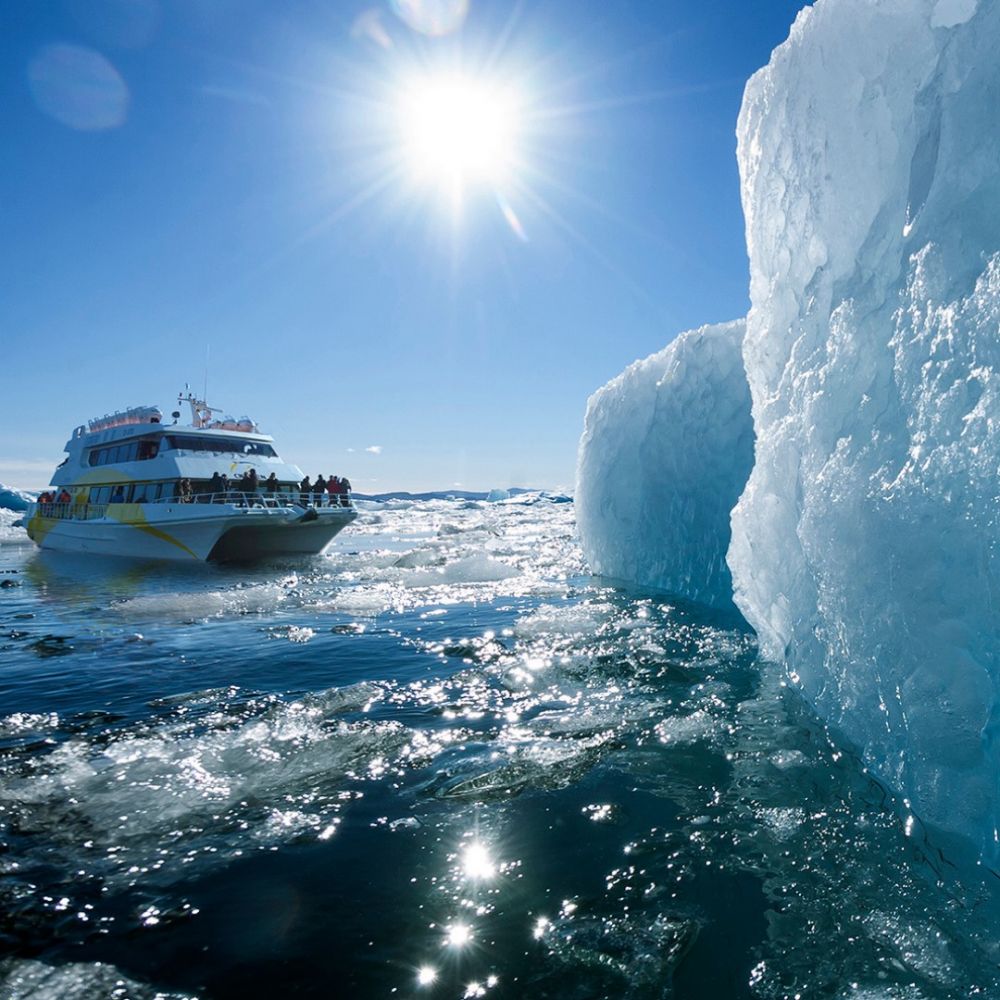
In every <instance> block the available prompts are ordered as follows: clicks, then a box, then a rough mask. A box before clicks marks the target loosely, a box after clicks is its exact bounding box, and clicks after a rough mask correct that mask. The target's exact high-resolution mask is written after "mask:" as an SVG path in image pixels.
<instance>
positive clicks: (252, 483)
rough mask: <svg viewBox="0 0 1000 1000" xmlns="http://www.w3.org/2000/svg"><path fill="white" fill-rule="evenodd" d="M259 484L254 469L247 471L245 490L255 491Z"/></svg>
mask: <svg viewBox="0 0 1000 1000" xmlns="http://www.w3.org/2000/svg"><path fill="white" fill-rule="evenodd" d="M259 486H260V478H259V477H258V475H257V470H256V469H251V470H250V471H249V472H248V473H247V492H248V493H256V492H257V488H258V487H259Z"/></svg>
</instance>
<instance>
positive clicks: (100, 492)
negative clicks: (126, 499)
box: [90, 486, 111, 503]
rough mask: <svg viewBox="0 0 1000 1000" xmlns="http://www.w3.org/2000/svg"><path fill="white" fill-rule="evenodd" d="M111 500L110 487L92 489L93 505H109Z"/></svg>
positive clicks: (91, 498) (91, 499)
mask: <svg viewBox="0 0 1000 1000" xmlns="http://www.w3.org/2000/svg"><path fill="white" fill-rule="evenodd" d="M110 499H111V487H110V486H98V487H96V488H94V487H91V490H90V502H91V503H107V502H108V501H109V500H110Z"/></svg>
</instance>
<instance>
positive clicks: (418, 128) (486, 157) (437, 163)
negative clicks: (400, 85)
mask: <svg viewBox="0 0 1000 1000" xmlns="http://www.w3.org/2000/svg"><path fill="white" fill-rule="evenodd" d="M519 117H520V115H519V101H518V99H517V95H516V94H515V93H514V91H513V90H512V89H510V88H506V87H503V86H500V85H498V84H492V83H486V82H484V81H481V80H476V79H473V78H469V77H465V76H462V75H453V76H442V77H433V78H428V79H422V80H418V81H415V82H414V83H413V84H412V85H411V86H410V87H409V88H407V90H406V91H405V92H404V94H403V97H402V99H401V101H400V105H399V123H400V130H401V133H402V142H403V150H404V152H405V156H406V160H407V162H408V163H409V165H410V168H411V169H412V170H413V172H414V173H415V174H416V175H417V176H418V178H419V179H420V180H422V181H425V182H431V183H443V184H445V185H446V186H449V187H450V186H454V185H456V184H457V185H459V186H462V185H464V184H466V183H470V182H478V183H483V184H491V185H494V186H496V185H498V184H500V183H501V182H503V181H504V180H506V179H507V178H508V177H509V176H510V173H511V171H512V168H513V167H514V165H515V163H516V161H517V139H518V125H519Z"/></svg>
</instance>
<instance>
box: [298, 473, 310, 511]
mask: <svg viewBox="0 0 1000 1000" xmlns="http://www.w3.org/2000/svg"><path fill="white" fill-rule="evenodd" d="M312 491H313V487H312V483H311V482H309V477H308V476H306V478H305V479H303V480H302V482H301V483H300V484H299V500H300V501H301V503H302V506H303V507H308V506H309V501H310V500H312Z"/></svg>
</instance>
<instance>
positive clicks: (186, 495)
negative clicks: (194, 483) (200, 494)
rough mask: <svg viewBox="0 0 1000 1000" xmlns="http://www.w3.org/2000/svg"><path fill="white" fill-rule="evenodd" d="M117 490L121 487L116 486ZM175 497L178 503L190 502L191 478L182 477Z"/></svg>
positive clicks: (113, 499)
mask: <svg viewBox="0 0 1000 1000" xmlns="http://www.w3.org/2000/svg"><path fill="white" fill-rule="evenodd" d="M118 492H121V487H119V488H118ZM177 499H178V501H179V502H180V503H190V502H191V480H190V479H187V478H185V479H182V480H181V481H180V482H179V483H178V484H177ZM111 502H112V503H114V502H115V498H114V497H112V498H111Z"/></svg>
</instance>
